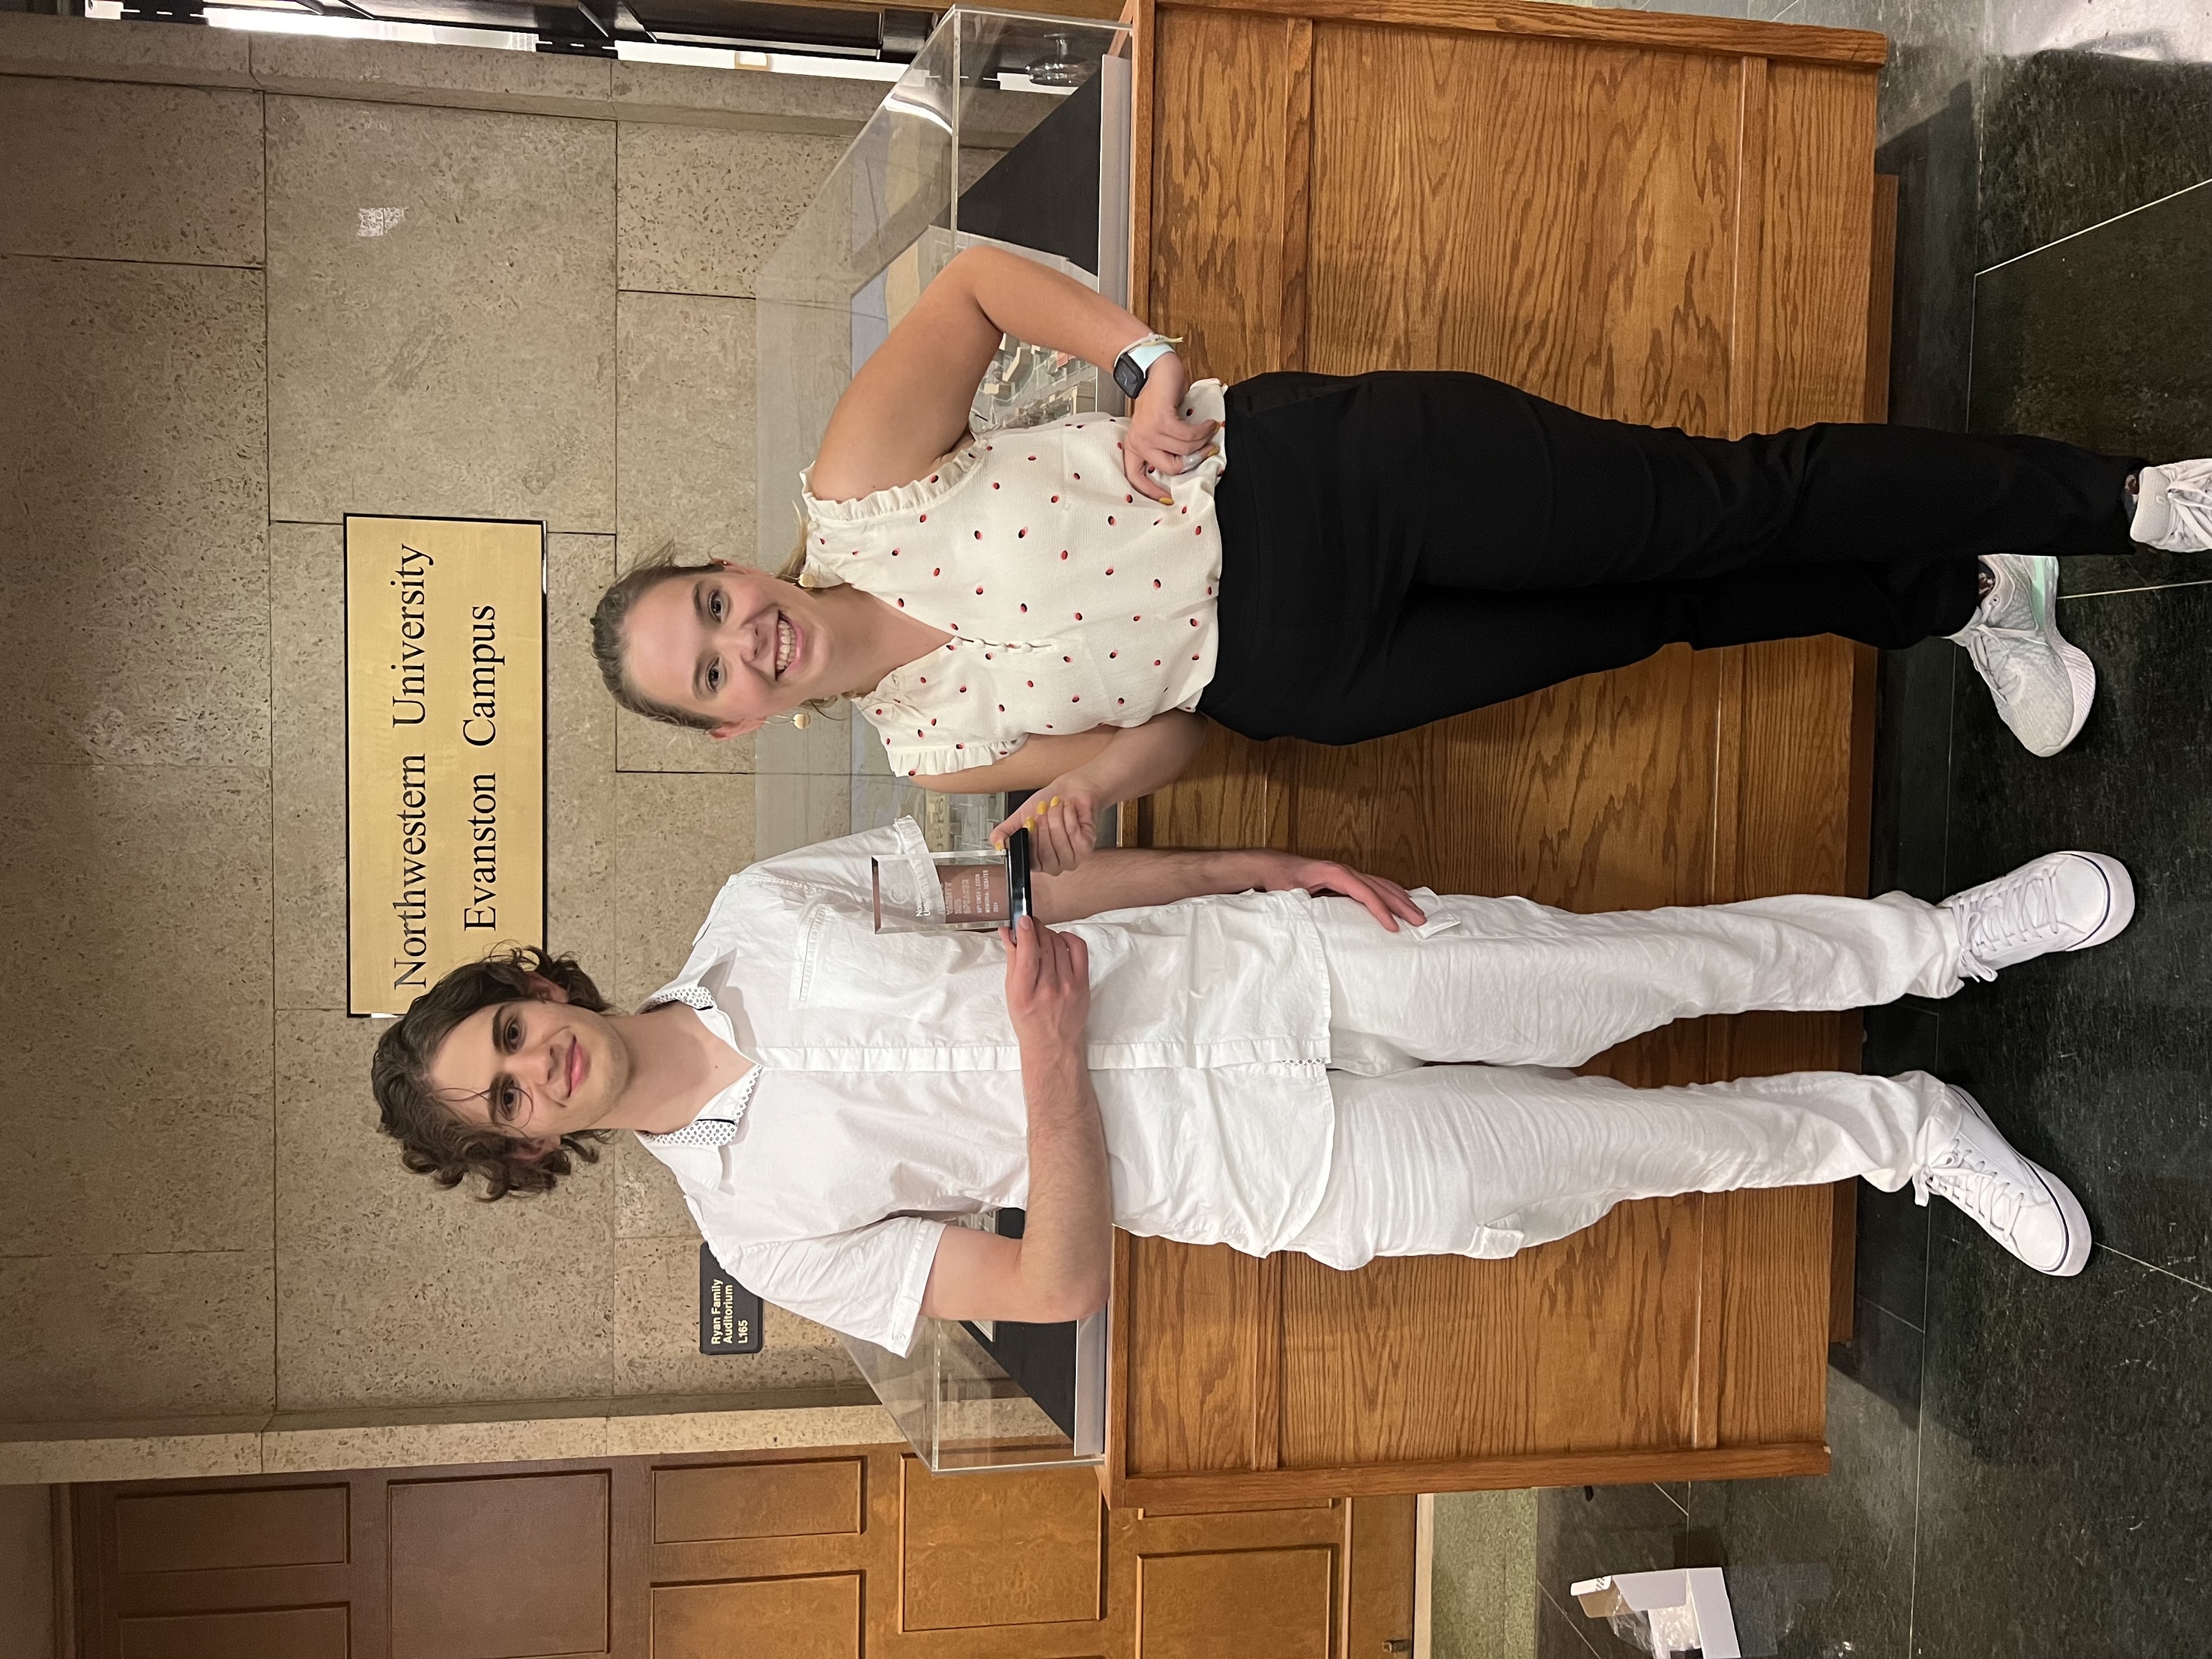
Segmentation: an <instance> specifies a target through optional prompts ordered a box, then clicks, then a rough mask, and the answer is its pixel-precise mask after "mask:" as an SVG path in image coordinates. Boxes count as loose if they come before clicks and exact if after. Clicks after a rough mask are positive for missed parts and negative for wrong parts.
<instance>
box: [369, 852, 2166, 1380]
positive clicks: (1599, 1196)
mask: <svg viewBox="0 0 2212 1659" xmlns="http://www.w3.org/2000/svg"><path fill="white" fill-rule="evenodd" d="M924 851H925V849H924V848H923V844H922V841H921V832H920V830H919V829H916V828H915V825H914V823H913V822H912V820H910V819H907V820H902V821H901V822H900V823H898V824H897V825H895V826H893V827H892V828H890V829H878V830H872V831H870V832H867V833H866V834H862V835H858V836H847V837H845V838H844V839H842V840H841V841H836V842H825V843H823V844H821V845H819V846H815V847H809V848H801V849H800V850H799V851H797V852H794V853H787V854H780V855H778V856H777V857H775V858H770V859H765V860H761V861H760V862H759V863H757V864H755V865H753V866H750V868H748V869H746V870H744V872H741V873H739V874H738V875H737V876H735V877H733V878H732V879H731V880H730V882H729V883H728V884H726V886H725V887H724V889H723V890H722V893H721V896H720V897H719V898H718V899H717V900H716V901H715V903H714V908H713V910H712V912H711V913H710V914H709V915H708V919H707V922H706V925H705V926H704V927H702V929H701V930H700V933H699V935H698V938H697V939H696V942H695V944H694V945H693V947H692V951H691V955H690V960H689V961H688V962H687V963H685V965H684V971H683V972H682V973H681V974H680V975H678V977H677V978H676V979H675V980H674V981H672V982H671V983H670V984H669V985H668V986H666V987H664V988H663V989H662V990H660V991H659V992H658V993H657V994H655V995H654V996H653V998H651V999H650V1000H648V1001H647V1005H646V1006H645V1007H644V1009H643V1010H642V1011H641V1012H637V1013H635V1014H617V1013H614V1012H611V1011H609V1010H608V1009H607V1007H606V1006H605V1002H604V1001H603V1000H602V999H601V998H600V997H599V994H598V992H597V991H596V990H595V989H594V988H593V987H592V983H591V981H590V980H589V978H588V977H587V976H586V975H584V973H583V972H582V970H581V969H579V968H578V966H577V965H576V964H575V963H574V962H573V961H569V960H568V959H566V958H562V957H550V956H549V955H547V954H546V953H545V952H544V951H518V952H513V953H511V954H509V955H507V956H505V957H500V958H498V959H496V960H495V961H493V962H490V963H472V964H471V965H469V966H467V967H464V968H459V969H454V970H453V972H452V973H450V974H448V975H447V976H446V977H445V978H444V979H442V980H441V981H439V983H438V984H437V985H436V986H435V987H434V988H433V989H431V990H430V991H428V992H427V993H426V994H424V995H423V996H422V997H421V998H420V999H418V1000H416V1004H415V1006H414V1007H413V1008H411V1009H410V1011H409V1012H408V1013H407V1014H406V1015H405V1017H404V1018H402V1019H401V1020H400V1021H399V1022H398V1024H397V1025H395V1026H394V1027H393V1028H392V1030H389V1031H387V1032H386V1034H385V1036H384V1038H383V1040H382V1042H380V1044H379V1045H378V1049H377V1053H376V1056H375V1061H374V1082H375V1087H376V1092H377V1097H378V1099H379V1100H380V1103H382V1106H383V1111H384V1127H385V1128H386V1132H387V1133H391V1134H392V1135H394V1136H396V1137H398V1139H400V1141H401V1143H402V1146H403V1152H402V1156H403V1157H404V1158H405V1160H406V1162H407V1166H408V1167H409V1168H410V1170H419V1171H421V1172H422V1173H423V1174H426V1175H428V1176H431V1177H432V1178H433V1179H435V1180H436V1181H439V1182H442V1183H444V1184H446V1185H447V1186H453V1185H456V1184H458V1183H459V1182H463V1181H466V1180H469V1179H471V1177H476V1178H478V1179H479V1180H480V1182H481V1190H482V1194H483V1196H484V1197H486V1198H500V1197H502V1196H506V1195H511V1194H531V1193H541V1192H544V1191H547V1190H549V1189H550V1188H552V1187H553V1186H554V1185H555V1183H556V1179H557V1178H558V1177H560V1176H565V1175H566V1174H568V1172H569V1170H571V1169H572V1168H573V1160H574V1159H577V1158H591V1157H592V1156H593V1155H594V1153H593V1149H592V1142H593V1139H595V1138H596V1137H598V1136H600V1135H603V1134H605V1133H606V1132H608V1131H610V1130H612V1129H617V1128H626V1129H630V1130H633V1131H635V1132H636V1133H638V1135H639V1137H640V1139H641V1140H642V1141H643V1143H644V1145H645V1146H647V1148H648V1149H649V1150H650V1151H651V1152H653V1155H654V1156H655V1157H657V1158H659V1159H660V1160H661V1161H662V1162H663V1163H665V1164H667V1165H668V1166H669V1168H670V1169H671V1170H673V1171H674V1172H675V1175H676V1178H677V1180H678V1183H679V1184H680V1186H681V1187H682V1188H683V1191H684V1197H685V1199H686V1200H687V1201H688V1202H689V1204H690V1207H691V1212H692V1214H693V1215H694V1217H695V1218H696V1219H697V1221H698V1223H699V1225H700V1228H701V1230H702V1231H703V1232H704V1233H705V1235H706V1237H707V1240H708V1243H709V1244H710V1245H711V1246H712V1247H713V1249H714V1254H715V1255H716V1256H717V1257H718V1258H719V1259H720V1261H721V1263H722V1265H723V1266H724V1267H726V1269H728V1271H729V1272H730V1273H732V1275H734V1276H735V1277H736V1278H737V1279H739V1280H740V1281H741V1282H743V1283H744V1284H745V1285H748V1286H750V1288H751V1289H753V1290H754V1291H757V1292H759V1293H760V1294H761V1295H763V1296H764V1297H768V1298H769V1299H770V1300H772V1301H774V1302H775V1303H777V1304H780V1305H781V1306H784V1307H787V1308H789V1309H791V1310H793V1311H795V1312H798V1313H800V1314H803V1315H805V1316H807V1317H809V1318H811V1319H815V1320H817V1321H819V1322H822V1323H823V1324H826V1325H829V1326H831V1327H833V1328H836V1329H838V1330H842V1331H845V1332H848V1333H849V1334H853V1335H855V1336H859V1337H861V1338H864V1339H866V1340H869V1341H872V1342H875V1343H878V1344H880V1345H882V1346H884V1347H887V1348H891V1349H895V1350H896V1351H898V1352H905V1351H906V1349H907V1347H908V1344H909V1343H910V1342H911V1340H912V1339H913V1335H914V1332H915V1322H916V1320H917V1319H918V1318H920V1317H921V1316H923V1315H925V1314H927V1315H930V1316H939V1317H945V1318H962V1319H1012V1320H1024V1321H1033V1322H1053V1321H1058V1320H1066V1319H1073V1318H1079V1317H1080V1316H1084V1315H1085V1314H1088V1313H1090V1312H1091V1311H1092V1310H1095V1309H1097V1307H1099V1306H1100V1305H1101V1304H1102V1303H1103V1299H1104V1297H1105V1294H1106V1281H1107V1273H1108V1263H1109V1260H1110V1255H1111V1250H1110V1238H1111V1230H1112V1228H1113V1227H1115V1226H1121V1227H1125V1228H1127V1229H1129V1230H1130V1231H1133V1232H1137V1233H1143V1234H1151V1235H1155V1236H1158V1237H1167V1238H1174V1239H1180V1240H1182V1241H1185V1242H1187V1243H1198V1244H1212V1243H1225V1244H1229V1245H1231V1246H1233V1247H1234V1248H1236V1249H1239V1250H1244V1251H1248V1252H1249V1253H1251V1254H1253V1255H1266V1254H1267V1253H1268V1252H1270V1251H1273V1250H1297V1251H1300V1252H1303V1253H1304V1254H1305V1255H1310V1256H1312V1257H1314V1258H1316V1260H1318V1261H1322V1262H1325V1263H1327V1264H1328V1265H1329V1266H1331V1267H1340V1268H1350V1267H1358V1266H1359V1265H1361V1264H1362V1263H1363V1262H1365V1261H1369V1260H1370V1259H1371V1258H1372V1257H1375V1256H1377V1255H1443V1254H1459V1255H1474V1256H1504V1255H1512V1254H1514V1253H1515V1252H1516V1251H1517V1250H1519V1249H1522V1248H1524V1247H1526V1246H1528V1245H1531V1244H1536V1243H1544V1242H1546V1241H1547V1240H1550V1239H1554V1238H1559V1237H1565V1235H1567V1234H1569V1233H1572V1232H1575V1231H1578V1230H1579V1229H1581V1228H1583V1227H1587V1226H1589V1225H1590V1224H1591V1223H1593V1222H1595V1221H1596V1220H1597V1219H1598V1218H1600V1217H1601V1216H1602V1215H1604V1214H1605V1213H1606V1212H1607V1210H1609V1209H1611V1208H1612V1207H1613V1205H1615V1204H1617V1203H1619V1202H1621V1201H1622V1200H1627V1199H1633V1198H1644V1197H1653V1196H1659V1195H1663V1194H1674V1193H1682V1192H1693V1191H1705V1192H1720V1191H1728V1190H1731V1189H1733V1188H1742V1187H1765V1186H1796V1185H1806V1184H1812V1183H1815V1182H1831V1181H1838V1180H1842V1179H1845V1178H1847V1177H1850V1176H1863V1177H1864V1178H1866V1179H1867V1180H1868V1181H1869V1182H1873V1183H1874V1184H1875V1185H1876V1186H1877V1187H1880V1188H1883V1189H1884V1190H1887V1191H1893V1190H1895V1189H1897V1188H1900V1187H1903V1186H1905V1185H1907V1184H1908V1183H1909V1184H1911V1185H1912V1186H1913V1187H1914V1188H1917V1191H1918V1193H1919V1194H1920V1195H1921V1197H1922V1200H1923V1202H1924V1201H1925V1200H1926V1198H1927V1197H1928V1196H1929V1194H1935V1195H1938V1196H1941V1197H1943V1198H1946V1199H1948V1200H1950V1201H1952V1202H1953V1203H1954V1204H1957V1205H1958V1206H1960V1208H1962V1209H1963V1210H1965V1211H1966V1212H1967V1213H1968V1214H1969V1215H1971V1216H1972V1217H1973V1218H1974V1219H1975V1220H1976V1221H1978V1223H1979V1224H1980V1225H1982V1226H1983V1228H1984V1230H1985V1231H1988V1232H1989V1233H1990V1236H1991V1237H1994V1238H1996V1240H1997V1242H1998V1243H2000V1244H2001V1245H2002V1246H2003V1247H2004V1248H2005V1249H2008V1250H2009V1251H2011V1252H2012V1253H2013V1254H2014V1255H2016V1256H2018V1257H2019V1258H2020V1259H2021V1261H2024V1262H2026V1263H2027V1265H2029V1266H2030V1267H2035V1268H2037V1269H2039V1270H2040V1271H2042V1272H2045V1273H2061V1274H2063V1273H2078V1272H2080V1271H2081V1267H2082V1264H2083V1263H2084V1262H2085V1261H2087V1256H2088V1250H2089V1231H2088V1224H2087V1218H2085V1217H2084V1216H2083V1214H2082V1212H2081V1206H2080V1205H2079V1204H2078V1203H2077V1202H2076V1201H2075V1199H2074V1196H2073V1194H2071V1193H2069V1192H2068V1191H2067V1189H2066V1188H2065V1186H2064V1184H2063V1182H2060V1181H2059V1180H2058V1179H2057V1177H2056V1176H2052V1175H2051V1174H2049V1173H2048V1172H2047V1171H2045V1170H2042V1169H2040V1168H2039V1167H2038V1166H2037V1165H2036V1164H2033V1163H2031V1162H2029V1161H2028V1160H2027V1158H2023V1157H2021V1155H2020V1154H2019V1153H2018V1152H2015V1151H2014V1150H2013V1149H2012V1147H2011V1146H2009V1145H2008V1144H2007V1142H2006V1140H2005V1139H2004V1137H2003V1136H2002V1134H2000V1133H1998V1131H1997V1130H1996V1127H1994V1126H1993V1125H1992V1124H1991V1122H1990V1119H1989V1118H1988V1116H1987V1115H1985V1114H1984V1111H1983V1110H1982V1108H1981V1107H1980V1105H1979V1104H1978V1103H1977V1102H1976V1101H1975V1100H1974V1099H1973V1098H1972V1097H1971V1096H1969V1095H1968V1094H1967V1093H1966V1091H1963V1090H1960V1089H1957V1088H1954V1087H1951V1086H1949V1085H1946V1084H1943V1083H1942V1082H1939V1081H1938V1080H1937V1079H1935V1078H1933V1077H1930V1076H1929V1075H1927V1074H1926V1073H1905V1074H1903V1075H1901V1076H1899V1077H1894V1078H1882V1077H1863V1076H1859V1075H1857V1074H1856V1073H1836V1072H1806V1073H1794V1074H1791V1075H1788V1076H1783V1077H1768V1078H1749V1079H1739V1080H1736V1081H1735V1082H1729V1083H1717V1084H1707V1085H1694V1086H1689V1087H1680V1088H1650V1089H1638V1088H1631V1087H1628V1086H1627V1085H1624V1084H1621V1083H1620V1082H1617V1081H1615V1080H1613V1079H1609V1078H1604V1077H1578V1076H1575V1075H1572V1074H1571V1073H1568V1072H1566V1071H1564V1070H1560V1069H1558V1068H1560V1067H1566V1066H1577V1065H1579V1064H1581V1063H1582V1062H1583V1061H1584V1060H1588V1059H1589V1058H1590V1057H1591V1056H1592V1055H1593V1054H1596V1053H1598V1052H1600V1051H1601V1050H1602V1049H1605V1048H1609V1047H1611V1046H1612V1045H1613V1044H1614V1043H1616V1042H1620V1041H1622V1040H1623V1039H1625V1038H1626V1037H1629V1036H1634V1035H1636V1034H1637V1033H1638V1032H1640V1031H1646V1030H1653V1029H1655V1028H1656V1027H1658V1026H1661V1025H1664V1024H1667V1023H1668V1022H1669V1021H1670V1020H1674V1019H1680V1018H1695V1017H1698V1016H1699V1015H1704V1014H1712V1013H1733V1012H1743V1011H1746V1010H1749V1009H1754V1008H1775V1009H1824V1008H1825V1009H1838V1008H1856V1007H1861V1006H1867V1005H1869V1004H1875V1003H1881V1002H1887V1001H1889V1000H1893V999H1894V998H1896V997H1899V996H1901V995H1904V994H1907V993H1913V994H1919V995H1923V996H1934V997H1942V996H1948V995H1950V994H1953V993H1954V992H1955V991H1957V990H1958V989H1959V987H1960V985H1961V983H1962V982H1963V981H1965V980H1966V979H1968V978H1978V979H1986V978H1990V977H1993V976H1994V975H1996V972H1997V971H1998V970H1999V969H2004V968H2008V967H2011V966H2013V965H2014V964H2015V963H2021V962H2025V961H2027V960H2028V959H2030V958H2031V957H2037V956H2040V955H2043V954H2045V953H2046V952H2050V951H2075V950H2081V949H2085V948H2087V947H2088V946H2091V945H2099V944H2101V943H2103V942H2104V941H2106V939H2111V938H2112V937H2114V936H2115V935H2116V934H2118V933H2119V932H2120V930H2121V929H2122V928H2124V927H2125V926H2126V925H2127V923H2128V921H2129V919H2130V916H2131V915H2133V912H2134V896H2133V889H2132V887H2131V886H2130V883H2129V878H2128V874H2127V872H2126V871H2125V870H2124V868H2122V867H2121V866H2120V865H2119V864H2118V862H2117V861H2116V860H2112V859H2110V858H2106V857H2104V856H2102V855H2100V854H2088V853H2070V852H2069V853H2055V854H2050V855H2049V856H2047V857H2045V858H2042V859H2039V860H2035V861H2034V862H2033V863H2032V864H2029V865H2027V866H2024V867H2023V868H2021V869H2020V870H2018V871H2015V872H2013V873H2012V874H2010V875H2008V876H2003V877H2000V878H1997V879H1996V880H1995V881H1991V882H1987V883H1984V884H1982V885H1981V886H1978V887H1974V888H1970V889H1968V890H1966V891H1964V892H1961V893H1958V894H1954V896H1951V897H1950V898H1948V899H1946V900H1944V901H1943V902H1942V903H1940V904H1928V903H1924V902H1922V901H1920V900H1918V899H1915V898H1911V897H1910V896H1906V895H1905V894H1902V893H1892V894H1888V895H1886V896H1883V897H1881V898H1878V899H1850V898H1837V897H1832V896H1820V895H1802V894H1801V895H1797V896H1790V897H1782V898H1768V899H1757V900H1753V901H1750V902H1744V903H1738V904H1723V905H1709V906H1704V907H1697V908H1674V909H1662V910H1649V911H1624V912H1616V913H1613V914H1609V915H1570V914H1568V913H1565V912H1563V911H1558V910H1552V909H1547V908H1544V907H1542V906H1541V905H1537V904H1534V903H1531V902H1528V900H1526V899H1516V898H1463V897H1439V896H1437V895H1436V894H1434V893H1431V892H1429V891H1427V890H1419V891H1417V892H1411V893H1409V892H1407V890H1405V889H1403V888H1401V887H1399V886H1398V885H1396V884H1395V883H1392V882H1389V881H1385V880H1383V879H1382V878H1377V877H1374V876H1368V875H1363V874H1361V873H1359V872H1357V871H1353V870H1349V869H1346V868H1345V867H1344V866H1340V865H1334V864H1328V863H1323V862H1320V861H1318V860H1309V859H1303V858H1300V857H1297V855H1295V854H1288V853H1279V852H1266V851H1250V852H1220V853H1212V852H1207V853H1196V852H1191V853H1172V852H1152V851H1134V850H1116V849H1107V850H1103V851H1101V852H1100V853H1099V854H1097V857H1096V858H1094V859H1092V860H1087V861H1086V862H1085V864H1084V865H1083V866H1082V867H1081V868H1080V869H1079V870H1077V871H1075V872H1071V873H1069V874H1066V875H1063V876H1058V877H1053V876H1046V877H1042V878H1039V879H1038V881H1037V884H1036V908H1037V915H1038V918H1040V919H1041V920H1042V921H1052V922H1056V923H1058V924H1060V926H1059V927H1058V928H1057V929H1054V928H1048V927H1041V926H1039V925H1038V922H1037V921H1030V920H1025V921H1024V924H1023V927H1022V930H1021V932H1020V933H1019V934H1018V935H1017V936H1013V937H1011V938H1009V937H1006V936H1005V935H1000V936H999V937H998V938H994V937H993V936H991V935H989V934H987V933H945V934H913V933H906V934H880V933H876V932H875V931H874V930H873V925H872V922H873V917H872V883H871V860H905V859H912V858H915V857H916V856H918V855H920V854H922V853H923V852H924ZM991 1206H1020V1207H1023V1208H1024V1209H1026V1210H1027V1212H1028V1218H1027V1223H1026V1226H1025V1231H1024V1236H1023V1237H1021V1238H1019V1239H1014V1238H1011V1237H999V1236H997V1235H995V1234H991V1233H985V1232H982V1231H976V1230H974V1229H969V1228H964V1227H960V1226H954V1225H948V1221H949V1220H950V1219H951V1218H957V1216H959V1215H961V1214H963V1213H973V1212H978V1211H981V1210H983V1209H985V1208H988V1207H991Z"/></svg>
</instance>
